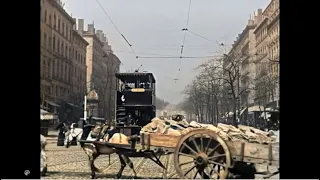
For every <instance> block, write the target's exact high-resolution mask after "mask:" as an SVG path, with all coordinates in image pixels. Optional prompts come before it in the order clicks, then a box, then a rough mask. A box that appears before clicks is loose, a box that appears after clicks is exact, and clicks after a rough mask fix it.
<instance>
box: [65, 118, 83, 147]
mask: <svg viewBox="0 0 320 180" xmlns="http://www.w3.org/2000/svg"><path fill="white" fill-rule="evenodd" d="M82 132H83V130H82V129H81V128H76V126H75V123H72V124H71V125H70V127H69V128H68V130H67V131H66V132H65V139H64V144H65V146H66V148H69V147H70V145H71V141H72V140H74V139H76V140H79V139H80V137H81V135H82Z"/></svg>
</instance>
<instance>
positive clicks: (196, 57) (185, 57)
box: [139, 55, 222, 59]
mask: <svg viewBox="0 0 320 180" xmlns="http://www.w3.org/2000/svg"><path fill="white" fill-rule="evenodd" d="M210 57H222V56H221V55H216V56H171V57H170V56H158V57H157V56H139V58H141V59H142V58H143V59H181V58H184V59H199V58H210Z"/></svg>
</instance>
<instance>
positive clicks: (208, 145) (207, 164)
mask: <svg viewBox="0 0 320 180" xmlns="http://www.w3.org/2000/svg"><path fill="white" fill-rule="evenodd" d="M80 142H83V143H93V144H95V145H100V146H108V147H112V148H115V149H117V150H122V151H128V152H130V151H131V152H134V153H139V152H140V153H145V154H149V153H150V154H152V155H154V158H155V159H152V160H153V161H155V162H156V163H157V164H158V165H160V166H161V167H163V168H167V167H164V166H163V164H162V163H161V162H160V160H159V158H158V157H157V156H156V155H155V154H159V153H160V154H161V153H163V154H172V153H173V155H174V166H175V170H176V173H177V174H178V175H179V177H180V178H181V179H195V178H201V179H226V178H246V179H251V178H254V175H255V174H264V175H266V177H270V176H272V175H275V174H277V173H279V171H277V172H274V173H270V172H263V173H262V172H256V168H255V164H266V165H273V166H278V165H279V146H278V145H277V144H267V145H265V144H256V143H247V142H241V141H225V140H223V139H222V138H221V137H220V136H219V135H218V134H216V133H215V132H214V131H212V130H209V129H195V130H192V131H190V132H188V133H186V134H185V135H183V136H172V135H165V134H160V133H141V135H140V136H137V137H136V138H134V137H131V140H130V144H113V143H108V142H102V141H87V140H80ZM165 178H171V176H170V175H169V176H167V177H165Z"/></svg>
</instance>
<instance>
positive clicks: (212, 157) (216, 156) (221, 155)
mask: <svg viewBox="0 0 320 180" xmlns="http://www.w3.org/2000/svg"><path fill="white" fill-rule="evenodd" d="M223 156H226V154H218V155H215V156H211V157H209V158H208V160H211V159H214V158H218V157H223Z"/></svg>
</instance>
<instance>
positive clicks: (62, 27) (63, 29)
mask: <svg viewBox="0 0 320 180" xmlns="http://www.w3.org/2000/svg"><path fill="white" fill-rule="evenodd" d="M62 35H63V36H64V23H62Z"/></svg>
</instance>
